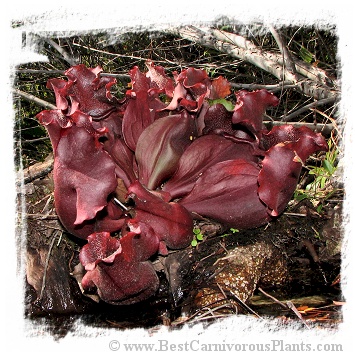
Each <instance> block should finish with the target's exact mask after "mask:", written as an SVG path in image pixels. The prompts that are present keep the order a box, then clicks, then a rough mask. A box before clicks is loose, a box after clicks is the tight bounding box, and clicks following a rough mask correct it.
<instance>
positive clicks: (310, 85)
mask: <svg viewBox="0 0 355 357" xmlns="http://www.w3.org/2000/svg"><path fill="white" fill-rule="evenodd" d="M167 31H168V32H170V33H173V34H175V35H178V36H180V37H182V38H185V39H188V40H190V41H193V42H196V43H198V44H200V45H203V46H206V47H209V48H213V49H216V50H218V51H221V52H224V53H227V54H229V55H230V56H232V57H236V58H239V59H242V60H244V61H247V62H249V63H251V64H253V65H255V66H257V67H259V68H261V69H263V70H265V71H267V72H269V73H271V74H272V75H273V76H275V77H276V78H278V79H279V80H284V81H285V84H294V85H296V88H297V90H298V91H300V92H301V93H303V94H305V95H307V96H310V97H314V98H315V99H324V98H330V97H335V96H337V95H338V91H336V90H332V89H330V88H329V87H328V86H325V85H323V84H322V83H320V82H315V81H312V80H310V79H308V78H306V77H301V80H299V81H297V82H295V76H294V75H293V73H291V72H290V71H288V70H287V69H285V68H283V65H282V64H280V63H279V62H278V61H280V60H281V61H282V56H280V55H275V54H273V53H271V52H267V51H261V50H260V49H258V48H257V47H256V46H255V45H254V44H253V43H252V42H251V41H249V40H247V39H245V38H244V37H242V36H239V35H234V34H230V33H226V32H224V31H220V30H213V29H212V30H211V29H209V28H197V27H193V26H187V27H182V28H172V29H168V30H167ZM281 63H282V62H281Z"/></svg>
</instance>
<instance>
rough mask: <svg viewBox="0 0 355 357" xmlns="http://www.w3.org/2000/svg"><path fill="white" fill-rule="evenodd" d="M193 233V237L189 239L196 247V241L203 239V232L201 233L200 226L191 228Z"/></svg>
mask: <svg viewBox="0 0 355 357" xmlns="http://www.w3.org/2000/svg"><path fill="white" fill-rule="evenodd" d="M193 233H194V238H193V240H192V241H191V245H192V246H193V247H196V246H197V243H198V242H201V241H203V234H202V233H201V229H200V228H194V229H193Z"/></svg>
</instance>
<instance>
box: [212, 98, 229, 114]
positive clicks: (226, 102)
mask: <svg viewBox="0 0 355 357" xmlns="http://www.w3.org/2000/svg"><path fill="white" fill-rule="evenodd" d="M209 103H210V105H214V104H222V105H223V106H224V107H225V108H226V109H227V110H228V111H232V110H233V109H234V107H235V105H234V104H233V103H232V102H231V101H229V100H227V99H224V98H219V99H213V100H210V101H209Z"/></svg>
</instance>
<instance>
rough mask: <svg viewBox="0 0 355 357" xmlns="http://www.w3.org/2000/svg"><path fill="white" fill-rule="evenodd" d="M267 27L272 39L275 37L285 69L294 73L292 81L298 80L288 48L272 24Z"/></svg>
mask: <svg viewBox="0 0 355 357" xmlns="http://www.w3.org/2000/svg"><path fill="white" fill-rule="evenodd" d="M269 29H270V32H271V34H272V35H273V36H274V39H275V41H276V43H277V45H278V46H279V49H280V52H281V55H282V61H283V63H284V65H285V67H286V70H287V71H289V72H290V73H292V74H293V75H294V77H295V78H294V82H298V79H299V78H298V77H299V76H298V75H297V71H296V66H295V64H294V62H293V60H292V58H291V55H290V52H289V51H288V48H287V46H286V45H285V42H284V40H283V38H282V37H281V35H280V34H279V33H278V32H277V31H276V29H275V28H274V26H272V25H269Z"/></svg>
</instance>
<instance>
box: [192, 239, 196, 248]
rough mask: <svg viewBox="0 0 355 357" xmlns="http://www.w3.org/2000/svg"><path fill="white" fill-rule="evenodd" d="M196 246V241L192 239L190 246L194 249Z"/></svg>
mask: <svg viewBox="0 0 355 357" xmlns="http://www.w3.org/2000/svg"><path fill="white" fill-rule="evenodd" d="M196 245H197V240H196V239H193V240H192V241H191V246H193V247H196Z"/></svg>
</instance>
